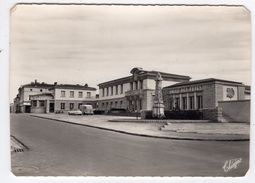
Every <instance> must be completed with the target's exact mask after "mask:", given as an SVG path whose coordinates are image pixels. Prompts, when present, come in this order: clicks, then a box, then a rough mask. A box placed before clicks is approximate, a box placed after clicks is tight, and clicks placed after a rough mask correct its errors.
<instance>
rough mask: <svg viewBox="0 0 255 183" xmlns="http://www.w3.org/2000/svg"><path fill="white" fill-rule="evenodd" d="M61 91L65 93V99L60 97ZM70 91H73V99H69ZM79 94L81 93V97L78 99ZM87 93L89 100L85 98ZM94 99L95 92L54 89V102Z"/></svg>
mask: <svg viewBox="0 0 255 183" xmlns="http://www.w3.org/2000/svg"><path fill="white" fill-rule="evenodd" d="M61 91H65V97H61ZM70 91H74V97H73V98H71V97H70ZM79 92H83V97H82V98H79V97H78V95H79ZM87 92H90V93H91V98H87ZM95 98H96V91H91V90H77V89H60V88H56V89H55V100H71V101H72V100H77V101H79V100H91V99H95Z"/></svg>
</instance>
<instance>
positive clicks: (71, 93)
mask: <svg viewBox="0 0 255 183" xmlns="http://www.w3.org/2000/svg"><path fill="white" fill-rule="evenodd" d="M60 96H61V97H66V91H64V90H62V91H61V95H60ZM69 97H70V98H74V91H69ZM86 97H87V98H91V92H87V96H86ZM78 98H83V92H82V91H79V92H78Z"/></svg>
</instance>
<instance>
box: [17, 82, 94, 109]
mask: <svg viewBox="0 0 255 183" xmlns="http://www.w3.org/2000/svg"><path fill="white" fill-rule="evenodd" d="M83 104H90V105H92V106H93V107H96V106H97V99H96V88H92V87H89V86H88V85H87V84H85V85H78V84H77V85H71V84H57V82H55V83H54V84H46V83H39V82H37V80H35V82H32V83H30V84H26V85H23V86H21V87H20V88H19V93H18V94H17V96H16V98H15V99H14V109H15V112H16V113H17V112H21V113H30V112H31V113H50V112H66V111H69V110H77V109H79V108H80V106H81V105H83Z"/></svg>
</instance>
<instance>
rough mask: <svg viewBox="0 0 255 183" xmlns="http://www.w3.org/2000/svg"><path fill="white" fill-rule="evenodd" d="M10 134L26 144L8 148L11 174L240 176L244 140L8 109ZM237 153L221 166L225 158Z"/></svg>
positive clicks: (243, 166) (243, 167) (245, 164)
mask: <svg viewBox="0 0 255 183" xmlns="http://www.w3.org/2000/svg"><path fill="white" fill-rule="evenodd" d="M11 134H12V135H14V136H15V137H16V138H17V139H19V140H20V141H22V142H23V143H24V144H25V145H26V146H28V147H29V150H28V151H25V152H19V153H13V154H12V169H13V172H14V173H15V174H16V175H26V176H29V175H32V176H35V175H40V176H43V175H49V176H51V175H52V176H57V175H62V176H64V175H66V176H69V175H83V176H86V175H89V176H243V175H244V174H245V173H246V171H247V169H248V157H249V150H248V149H249V142H248V141H243V142H242V141H241V142H216V141H185V140H167V139H155V138H146V137H138V136H132V135H125V134H120V133H116V132H110V131H104V130H99V129H94V128H89V127H84V126H78V125H72V124H67V123H61V122H57V121H53V120H46V119H39V118H35V117H31V116H29V115H26V114H12V115H11ZM233 158H242V161H241V163H240V164H238V167H237V169H232V170H230V171H229V172H224V171H223V169H222V166H223V165H224V163H225V161H226V160H230V159H233Z"/></svg>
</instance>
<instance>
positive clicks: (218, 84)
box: [162, 78, 250, 120]
mask: <svg viewBox="0 0 255 183" xmlns="http://www.w3.org/2000/svg"><path fill="white" fill-rule="evenodd" d="M249 89H250V88H249V87H247V86H245V85H244V84H242V83H241V82H235V81H227V80H222V79H214V78H209V79H203V80H196V81H188V82H182V83H177V84H174V85H170V86H167V87H164V88H163V90H162V92H163V99H164V105H165V110H166V111H176V110H178V111H179V110H181V111H185V110H186V111H188V110H200V111H201V112H203V115H204V118H206V119H212V120H216V118H217V114H219V108H221V110H223V114H224V112H225V111H224V110H227V109H229V108H232V109H234V108H236V107H237V108H239V107H241V106H243V108H247V110H246V112H243V113H246V114H247V116H246V118H247V119H248V118H249V102H250V101H249V98H250V96H249V95H250V90H249ZM227 105H228V106H227ZM224 106H225V107H224ZM231 106H232V107H231ZM221 110H220V112H222V111H221ZM233 111H234V110H233ZM242 115H243V114H242ZM225 116H226V115H225ZM223 117H224V116H223Z"/></svg>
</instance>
